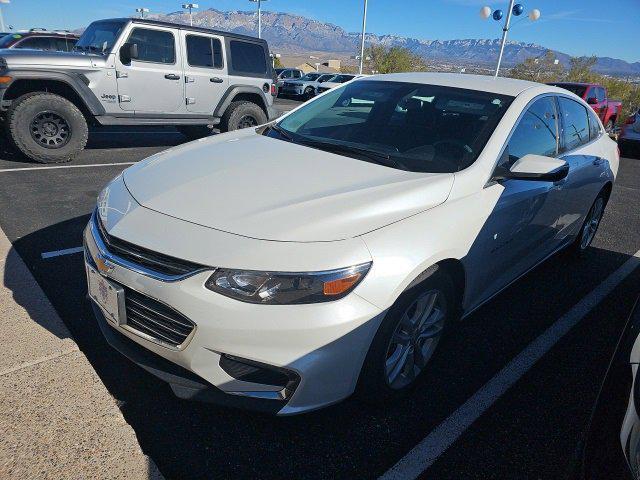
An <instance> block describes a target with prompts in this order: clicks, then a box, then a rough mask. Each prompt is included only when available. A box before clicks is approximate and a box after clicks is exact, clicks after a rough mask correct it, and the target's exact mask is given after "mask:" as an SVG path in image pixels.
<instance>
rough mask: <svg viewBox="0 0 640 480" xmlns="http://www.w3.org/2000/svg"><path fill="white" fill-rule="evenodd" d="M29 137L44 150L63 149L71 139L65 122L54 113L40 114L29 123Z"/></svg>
mask: <svg viewBox="0 0 640 480" xmlns="http://www.w3.org/2000/svg"><path fill="white" fill-rule="evenodd" d="M30 132H31V137H32V138H33V139H34V140H35V141H36V142H37V143H38V145H41V146H43V147H45V148H61V147H64V146H65V145H66V144H67V143H68V142H69V139H70V138H71V128H70V127H69V124H68V123H67V121H66V120H65V119H64V118H63V117H61V116H60V115H58V114H57V113H54V112H40V113H39V114H37V115H36V116H35V117H34V118H33V120H32V121H31V126H30Z"/></svg>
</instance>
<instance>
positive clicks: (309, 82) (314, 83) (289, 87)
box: [282, 72, 337, 100]
mask: <svg viewBox="0 0 640 480" xmlns="http://www.w3.org/2000/svg"><path fill="white" fill-rule="evenodd" d="M336 75H337V74H335V73H319V72H311V73H307V74H306V75H305V76H304V77H302V78H301V79H300V80H291V81H287V82H285V83H284V85H283V87H282V94H283V95H290V96H293V97H304V98H305V99H307V100H308V99H310V98H313V97H315V96H316V95H317V94H318V87H319V86H320V85H321V84H323V83H325V82H329V81H331V80H332V79H333V78H335V76H336Z"/></svg>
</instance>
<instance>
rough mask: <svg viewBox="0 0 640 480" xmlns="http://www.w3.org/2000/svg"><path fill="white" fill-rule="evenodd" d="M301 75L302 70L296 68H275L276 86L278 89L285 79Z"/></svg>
mask: <svg viewBox="0 0 640 480" xmlns="http://www.w3.org/2000/svg"><path fill="white" fill-rule="evenodd" d="M303 75H304V73H303V72H302V70H300V69H298V68H276V78H277V81H276V86H277V87H278V89H280V88H282V85H283V84H284V82H285V81H287V80H292V79H296V78H301V77H302V76H303Z"/></svg>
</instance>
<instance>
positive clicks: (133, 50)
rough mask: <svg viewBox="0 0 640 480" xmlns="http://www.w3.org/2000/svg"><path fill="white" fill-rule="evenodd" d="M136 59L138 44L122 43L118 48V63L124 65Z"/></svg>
mask: <svg viewBox="0 0 640 480" xmlns="http://www.w3.org/2000/svg"><path fill="white" fill-rule="evenodd" d="M136 58H138V44H137V43H129V42H127V43H124V44H123V45H122V47H120V61H121V62H122V63H124V64H129V63H131V60H135V59H136Z"/></svg>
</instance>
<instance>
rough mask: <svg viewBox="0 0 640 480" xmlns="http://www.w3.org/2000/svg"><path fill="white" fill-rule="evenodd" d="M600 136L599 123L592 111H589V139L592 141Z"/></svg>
mask: <svg viewBox="0 0 640 480" xmlns="http://www.w3.org/2000/svg"><path fill="white" fill-rule="evenodd" d="M599 136H600V122H598V118H597V117H596V114H595V113H593V110H590V111H589V138H590V139H591V140H594V139H596V138H598V137H599Z"/></svg>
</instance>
